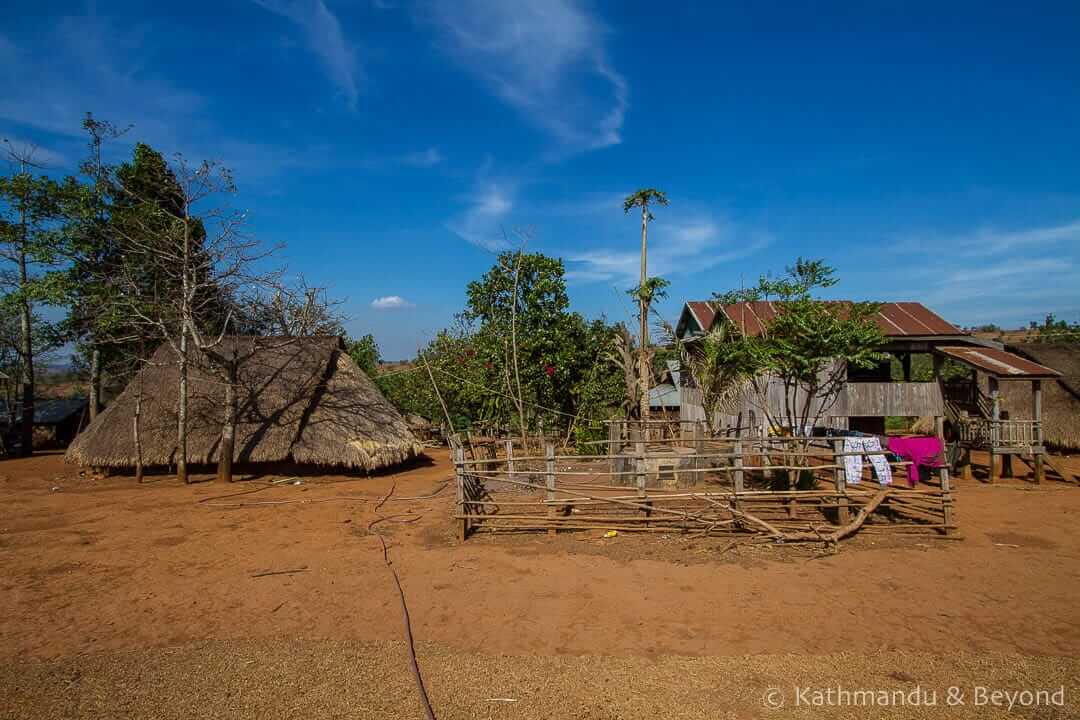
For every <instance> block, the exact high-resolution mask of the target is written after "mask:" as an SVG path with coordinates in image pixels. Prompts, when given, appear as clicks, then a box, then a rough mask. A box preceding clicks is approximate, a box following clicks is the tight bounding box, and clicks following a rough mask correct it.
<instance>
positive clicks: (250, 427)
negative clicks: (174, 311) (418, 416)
mask: <svg viewBox="0 0 1080 720" xmlns="http://www.w3.org/2000/svg"><path fill="white" fill-rule="evenodd" d="M233 349H235V350H236V352H237V354H238V355H239V356H241V357H243V356H245V355H250V357H249V358H248V359H247V360H245V361H243V362H242V363H241V364H240V368H239V373H238V381H239V382H238V391H237V406H238V412H237V427H236V440H235V452H234V458H233V460H234V462H237V463H261V462H295V463H299V464H311V465H330V466H340V467H346V468H353V469H361V470H366V471H370V470H375V469H377V468H381V467H384V466H387V465H393V464H395V463H399V462H402V461H404V460H407V459H409V458H412V457H414V456H416V455H417V454H418V453H420V452H421V450H422V446H421V444H420V443H419V442H418V441H417V440H416V438H415V436H414V435H413V433H412V432H411V431H410V430H409V426H408V424H407V423H406V422H405V420H404V419H403V418H402V417H401V415H400V414H399V413H398V412H397V410H396V409H395V408H394V407H393V406H392V405H391V404H390V403H389V402H388V401H387V400H386V399H385V398H384V397H383V396H382V393H380V392H379V390H378V388H377V387H375V384H374V383H373V382H372V381H371V379H370V378H368V376H367V375H365V374H364V372H363V371H362V370H360V368H359V367H357V366H356V363H354V362H353V361H352V359H351V358H350V357H349V356H348V354H347V353H346V352H345V350H344V345H343V344H342V342H341V339H340V338H337V337H308V338H297V339H293V340H288V339H286V338H259V339H256V338H251V337H239V336H237V337H227V338H225V339H224V341H223V343H222V345H221V346H219V347H218V348H216V351H217V352H219V353H223V354H228V353H231V352H232V350H233ZM193 355H194V357H193V358H192V364H191V369H190V373H189V383H188V387H189V398H190V399H189V425H188V463H190V464H210V463H216V462H217V460H218V452H219V449H220V444H221V429H222V423H223V418H224V409H223V398H224V392H225V386H224V384H223V382H222V380H221V376H220V375H219V374H217V373H215V372H213V371H212V370H211V369H210V366H209V364H208V363H209V359H208V358H206V357H204V356H201V355H198V354H197V353H196V354H193ZM178 379H179V368H178V366H177V364H176V357H175V355H174V353H173V351H172V349H171V348H170V347H168V346H162V347H161V348H159V349H158V351H157V352H156V353H155V354H154V356H153V358H151V360H150V362H149V363H148V364H147V366H146V367H145V368H144V369H143V370H142V371H141V372H140V373H139V374H138V375H137V376H136V377H135V379H134V380H132V381H131V383H130V384H129V385H128V387H127V388H125V389H124V392H123V393H121V394H120V396H119V397H117V398H116V400H115V401H113V402H112V403H111V404H110V405H109V406H108V407H107V408H106V409H105V410H104V412H102V413H101V414H100V415H98V417H97V418H96V419H95V420H94V422H92V423H90V425H89V426H88V427H87V428H86V430H85V431H83V432H82V433H81V434H80V435H79V437H78V438H76V440H75V442H74V443H72V445H71V447H70V448H69V449H68V452H67V456H66V459H67V460H68V461H69V462H74V463H78V464H79V465H84V466H95V467H98V466H100V467H114V468H116V467H133V466H134V465H135V443H134V438H133V419H134V413H135V406H136V400H137V398H138V397H139V396H140V393H141V398H142V399H141V409H140V413H139V416H140V428H141V430H140V438H141V445H142V456H143V463H144V464H145V465H146V466H167V465H172V464H174V463H175V462H176V451H177V448H176V424H177V421H176V418H177V407H178V398H179V391H178Z"/></svg>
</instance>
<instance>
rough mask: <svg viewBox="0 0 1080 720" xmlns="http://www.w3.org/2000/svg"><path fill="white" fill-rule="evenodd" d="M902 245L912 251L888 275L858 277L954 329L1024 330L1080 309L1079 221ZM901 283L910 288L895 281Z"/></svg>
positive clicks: (866, 270)
mask: <svg viewBox="0 0 1080 720" xmlns="http://www.w3.org/2000/svg"><path fill="white" fill-rule="evenodd" d="M896 245H897V246H898V247H906V248H909V249H910V250H909V251H908V252H907V253H906V254H899V255H897V256H896V257H895V258H894V262H891V263H889V264H888V266H887V268H886V267H875V266H873V265H863V266H860V268H858V269H857V270H856V271H855V274H856V276H857V277H858V276H861V278H860V280H861V282H862V284H864V285H867V286H871V287H873V288H874V289H875V290H874V292H875V294H876V295H878V296H879V297H880V296H881V295H890V291H888V290H885V288H890V287H892V288H894V289H893V290H892V292H891V295H892V296H893V297H896V298H897V299H906V300H919V301H921V302H925V303H927V304H928V305H930V306H931V307H933V308H934V309H935V310H936V311H938V312H939V313H941V314H942V315H943V316H944V317H946V318H948V319H949V320H951V321H953V322H956V323H959V324H963V325H968V324H975V323H981V322H990V321H993V322H997V323H1002V324H1011V323H1023V322H1024V321H1026V320H1029V319H1032V318H1036V317H1040V316H1041V315H1042V314H1045V313H1047V312H1056V313H1059V314H1067V313H1069V312H1073V313H1075V312H1076V308H1077V307H1080V290H1078V289H1077V283H1076V278H1077V276H1078V274H1080V220H1070V221H1067V222H1062V223H1059V224H1056V225H1051V224H1047V225H1039V226H1036V227H1031V228H1020V229H1011V230H1001V229H992V228H983V229H980V230H973V231H969V232H961V233H955V234H952V235H945V234H940V233H937V234H930V235H926V234H924V235H922V236H921V237H917V238H916V239H914V240H910V241H901V242H899V243H896ZM943 251H944V255H943ZM905 258H906V262H905ZM883 273H886V274H887V277H885V276H883ZM898 277H899V278H903V279H904V282H903V283H901V284H899V285H895V284H893V283H891V282H889V278H898ZM901 294H902V295H903V297H901Z"/></svg>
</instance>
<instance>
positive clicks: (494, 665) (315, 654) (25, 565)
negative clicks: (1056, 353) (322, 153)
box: [0, 452, 1080, 718]
mask: <svg viewBox="0 0 1080 720" xmlns="http://www.w3.org/2000/svg"><path fill="white" fill-rule="evenodd" d="M432 457H433V461H434V462H433V464H431V465H428V466H424V467H418V468H415V469H413V470H411V471H409V472H405V473H399V474H396V475H385V476H381V477H374V478H325V477H306V478H304V479H303V481H304V484H303V485H300V486H293V485H283V486H279V487H273V488H267V489H262V490H259V491H258V492H254V493H249V494H244V495H237V496H235V497H229V498H218V499H214V498H216V497H217V496H221V495H225V494H228V493H234V492H243V491H246V490H254V489H257V488H262V487H264V486H263V485H261V484H256V483H255V482H252V483H249V484H239V483H238V484H236V485H233V486H228V487H226V486H223V485H220V484H217V483H207V484H201V485H195V486H182V485H178V484H176V482H175V481H174V480H172V479H162V480H160V481H159V482H156V483H153V484H148V485H143V486H136V485H134V484H133V482H132V481H131V479H130V478H124V477H113V478H107V479H103V480H93V479H88V478H81V477H79V476H78V474H77V473H76V472H74V471H73V469H71V468H69V467H66V466H64V465H63V464H62V462H61V460H60V458H59V457H58V456H55V455H53V456H40V457H35V458H32V459H28V460H10V461H5V462H4V463H2V464H0V497H2V505H0V565H2V566H3V568H4V570H3V575H2V576H0V717H8V716H10V717H68V716H71V717H74V716H76V715H78V716H81V717H99V716H117V717H149V716H155V715H157V716H161V717H192V716H204V717H249V716H255V715H267V716H280V717H333V716H345V715H349V716H352V717H365V716H370V717H398V716H402V717H412V716H417V708H416V705H415V699H414V697H413V695H412V691H411V686H410V682H411V680H410V676H409V675H408V672H407V665H406V661H405V655H404V652H403V649H402V646H401V644H400V642H399V640H400V637H401V619H400V615H399V609H398V604H397V602H398V601H397V596H396V593H395V591H394V589H393V583H392V580H391V578H390V575H389V574H388V571H387V569H386V568H385V566H384V565H383V564H382V556H381V552H380V550H379V543H378V539H377V538H375V537H373V536H371V535H369V534H368V533H367V524H368V522H370V520H371V519H372V518H374V515H373V513H372V508H373V506H374V504H375V503H376V502H377V500H378V498H380V497H381V496H382V495H384V494H385V493H387V492H388V491H389V490H390V488H391V486H392V485H393V486H394V487H395V497H407V496H418V495H426V494H429V493H430V492H432V491H433V490H436V489H438V488H439V487H440V486H441V481H443V480H445V479H448V478H449V476H450V470H449V468H448V465H447V462H446V456H445V453H440V452H436V453H433V456H432ZM1062 464H1065V463H1064V462H1063V463H1062ZM1070 467H1072V468H1073V469H1076V470H1080V467H1077V463H1076V462H1075V461H1071V465H1070ZM1017 469H1018V470H1021V469H1023V468H1022V466H1021V467H1018V468H1017ZM266 479H268V478H264V479H263V480H266ZM256 482H258V481H256ZM200 501H202V502H200ZM282 501H288V502H282ZM957 502H958V508H957V521H958V522H959V523H960V525H961V527H962V530H961V533H960V534H961V535H962V538H963V539H962V540H959V541H951V540H938V539H934V538H932V537H922V538H904V539H900V540H894V539H891V538H884V537H882V536H873V537H871V536H866V537H862V538H860V539H858V540H857V541H855V542H852V543H848V544H845V545H843V546H842V549H841V551H840V553H839V554H837V555H832V556H820V553H816V552H813V551H812V550H802V551H797V552H793V553H792V552H786V553H785V552H775V551H774V550H772V549H769V548H749V547H739V548H735V549H733V550H730V551H728V552H726V553H723V554H720V552H719V549H720V548H721V547H722V546H725V545H727V543H726V542H703V541H697V542H694V541H687V540H685V539H682V538H676V537H669V538H664V537H640V538H639V537H628V536H625V535H620V536H619V537H617V538H615V539H612V540H602V539H599V538H596V537H593V536H589V535H568V536H561V537H559V538H557V539H555V540H554V541H551V540H549V539H548V538H547V537H545V536H527V537H513V538H501V537H497V538H491V537H487V536H482V537H477V538H474V539H470V540H469V541H467V542H466V543H465V544H463V545H461V544H458V543H457V541H456V540H455V539H454V536H453V531H452V528H451V523H450V522H449V520H448V516H449V514H450V512H451V503H452V488H448V489H447V490H445V491H443V492H442V493H441V494H440V495H438V496H436V497H435V498H432V499H425V500H398V501H395V500H391V501H390V502H388V503H387V504H386V505H385V506H384V507H383V510H382V512H383V513H384V514H397V513H402V514H404V515H403V516H402V517H400V518H398V519H399V520H408V519H411V518H414V517H416V516H417V515H419V516H420V519H419V520H418V521H416V522H414V523H411V524H393V523H383V524H382V525H380V526H379V527H380V529H381V530H382V532H384V533H385V534H386V535H387V536H388V537H389V539H390V540H389V541H390V545H391V550H390V552H391V554H392V557H393V558H394V562H395V566H396V567H397V569H398V572H399V573H400V575H401V579H402V583H403V585H404V587H405V592H406V593H407V596H408V602H409V607H410V611H411V613H412V618H413V626H414V631H415V633H416V636H417V638H418V639H420V640H421V641H422V643H423V644H422V646H421V662H422V663H423V665H424V667H425V672H426V673H427V675H428V677H429V685H430V686H431V687H432V695H433V700H434V701H435V705H436V708H437V709H440V708H441V709H442V713H441V716H443V717H476V716H479V717H488V716H490V717H515V718H517V717H546V716H555V715H559V716H562V717H597V718H599V717H642V716H649V715H650V714H660V715H661V716H665V717H705V716H708V717H725V716H731V717H736V716H737V717H748V716H749V717H755V716H759V715H761V716H764V715H762V713H765V714H768V712H767V710H766V708H765V706H764V704H763V702H762V696H763V693H764V692H765V690H767V689H768V688H770V687H776V688H779V689H780V690H781V691H782V692H783V693H784V694H785V696H786V699H787V701H788V705H787V706H786V709H785V710H784V711H783V712H782V713H781V715H782V716H788V714H794V715H795V716H798V714H799V713H809V714H805V715H804V716H805V717H811V716H813V717H832V716H837V717H846V716H848V715H847V714H845V713H847V712H850V713H852V714H851V715H850V716H851V717H856V716H866V715H867V714H866V713H865V710H866V708H862V709H861V710H863V711H864V712H861V713H858V712H854V711H853V710H852V708H850V707H849V708H835V707H834V708H831V709H825V708H821V707H813V708H806V707H802V708H798V707H796V708H793V707H792V705H791V703H792V702H794V700H795V698H794V697H793V684H794V683H795V682H796V681H798V682H799V684H800V685H813V686H819V685H820V686H825V685H827V684H829V683H832V684H833V685H835V684H837V683H843V684H844V685H845V687H849V688H850V687H852V686H853V685H854V686H855V687H857V688H858V687H861V688H867V687H871V688H878V687H886V688H906V689H911V688H915V687H920V686H921V687H923V688H924V689H925V688H930V689H937V690H938V691H939V705H943V704H944V695H943V693H944V689H945V688H946V687H947V686H949V685H952V684H958V685H960V686H962V687H963V688H969V687H970V688H973V687H974V686H975V685H980V684H981V685H983V686H990V687H1003V688H1013V689H1023V688H1031V689H1039V688H1044V689H1045V688H1051V687H1052V688H1054V689H1056V688H1058V687H1059V686H1061V685H1064V686H1065V687H1066V689H1065V695H1066V698H1065V699H1066V702H1067V707H1065V708H1058V707H1042V708H1017V707H1015V706H1014V708H1013V711H1012V712H1011V713H1010V714H1008V715H1005V714H999V712H1000V711H1002V708H1000V707H997V708H995V707H992V706H988V705H983V706H974V705H971V704H970V702H969V703H968V704H966V705H965V706H964V707H963V708H962V709H961V708H959V707H952V708H950V709H949V710H947V711H946V710H945V709H944V708H942V707H936V708H931V709H928V708H925V707H924V708H907V709H905V710H904V711H903V712H905V713H913V714H910V715H908V716H911V717H955V716H958V715H957V713H959V712H964V713H970V714H968V715H967V716H968V717H1007V716H1008V717H1016V716H1020V717H1023V716H1029V717H1055V716H1056V717H1075V716H1080V709H1078V708H1080V688H1077V687H1076V684H1077V682H1076V678H1077V677H1080V663H1078V662H1077V658H1080V610H1078V609H1077V607H1076V602H1075V598H1076V595H1077V592H1078V591H1080V562H1078V561H1080V537H1078V533H1077V531H1076V525H1077V520H1078V519H1080V487H1077V486H1075V485H1066V484H1063V483H1046V484H1044V485H1042V486H1040V487H1035V486H1032V485H1030V484H1027V483H1025V482H1023V481H1022V480H1008V481H1002V482H1000V483H998V484H996V485H994V486H987V485H984V484H982V483H979V482H977V481H975V482H966V483H965V482H961V483H959V488H958V501H957ZM248 503H275V504H259V505H247V506H245V507H228V505H230V504H232V505H235V504H248ZM287 570H302V571H301V572H297V573H294V574H279V575H266V576H262V577H253V576H254V575H256V574H258V573H263V572H278V571H287ZM505 656H514V657H513V658H508V657H505ZM970 692H974V690H971V691H970ZM495 697H499V698H506V697H509V698H513V699H516V700H517V701H518V702H504V701H501V700H492V701H489V700H488V698H495ZM972 699H973V698H972V697H971V696H970V694H969V700H972ZM661 708H662V709H663V712H662V713H661V712H659V709H661ZM654 709H656V710H657V713H653V712H652V711H653V710H654ZM826 710H828V711H827V712H826ZM841 710H843V711H844V712H841ZM875 713H880V714H876V715H875ZM922 713H925V714H922ZM869 715H870V716H871V717H873V716H880V717H903V716H905V715H904V714H902V713H901V714H897V712H896V708H888V709H887V710H886V709H881V708H877V709H876V710H875V711H873V712H870V713H869ZM771 716H775V714H774V715H771Z"/></svg>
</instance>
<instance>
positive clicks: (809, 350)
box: [715, 258, 884, 427]
mask: <svg viewBox="0 0 1080 720" xmlns="http://www.w3.org/2000/svg"><path fill="white" fill-rule="evenodd" d="M836 282H837V280H836V278H835V275H834V271H833V268H831V267H829V266H828V265H826V264H825V263H824V262H823V261H821V260H804V259H802V258H800V259H798V260H797V261H796V263H795V265H793V266H791V267H789V268H787V271H786V274H785V275H784V276H782V277H780V278H772V277H770V276H762V277H761V278H760V279H759V281H758V284H757V285H756V286H754V287H752V288H750V289H748V290H740V291H732V292H728V293H723V294H718V295H716V296H715V297H716V300H717V302H720V303H724V304H729V303H737V302H745V301H754V300H774V301H776V303H777V306H776V307H777V311H778V312H777V315H776V317H775V318H774V319H773V320H771V321H769V322H768V323H766V327H765V330H764V332H763V333H762V334H761V335H760V336H757V337H746V336H741V335H740V336H738V337H737V338H735V339H733V340H732V343H733V347H732V348H731V349H730V350H729V352H730V353H732V354H734V355H736V356H738V358H739V361H740V364H741V365H742V367H743V368H745V370H746V372H747V374H748V375H749V376H750V377H751V378H752V380H751V382H752V383H754V385H755V388H756V389H757V390H758V393H759V395H761V396H762V397H764V392H765V388H766V386H767V382H768V380H769V378H775V379H776V380H778V381H779V382H780V383H781V384H782V385H783V388H784V394H785V407H784V409H783V414H782V416H781V417H770V418H769V420H770V422H771V423H772V424H774V425H790V424H792V423H794V424H795V426H796V427H804V426H806V425H808V424H813V423H814V422H815V421H816V420H818V419H819V418H820V416H821V415H822V414H823V413H824V411H825V410H827V408H828V407H830V406H831V405H832V403H833V402H835V399H836V397H837V395H838V394H839V391H840V388H841V387H842V385H843V382H844V379H845V375H846V373H845V368H846V367H858V368H869V367H873V366H874V365H876V364H877V363H878V362H879V361H880V360H881V359H882V358H883V355H882V354H881V353H880V352H879V351H878V348H879V347H881V345H882V344H883V343H884V337H883V335H882V333H881V330H880V329H879V328H878V326H877V323H876V322H875V321H874V316H875V315H876V313H877V311H878V306H877V305H876V304H875V303H870V302H854V303H832V302H827V301H823V300H820V299H817V298H815V297H813V293H814V292H815V291H816V290H820V289H823V288H828V287H832V286H833V285H835V284H836ZM762 405H763V406H766V407H763V410H765V411H766V413H768V414H772V411H771V410H769V409H768V408H767V404H766V403H762Z"/></svg>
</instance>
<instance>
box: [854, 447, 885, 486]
mask: <svg viewBox="0 0 1080 720" xmlns="http://www.w3.org/2000/svg"><path fill="white" fill-rule="evenodd" d="M844 452H845V453H857V454H853V455H844V477H845V478H846V479H847V483H848V485H858V484H859V483H860V482H861V481H862V468H863V454H864V453H865V454H866V455H867V457H868V458H869V460H870V464H871V465H872V466H873V468H874V472H875V473H876V474H877V478H878V482H879V483H881V484H882V485H891V484H892V469H891V468H890V467H889V463H888V461H887V460H886V459H885V456H884V455H883V454H882V453H881V441H880V440H879V439H878V438H876V437H849V438H844Z"/></svg>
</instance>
